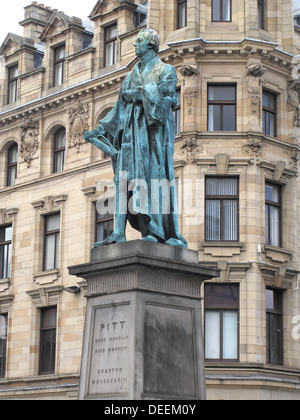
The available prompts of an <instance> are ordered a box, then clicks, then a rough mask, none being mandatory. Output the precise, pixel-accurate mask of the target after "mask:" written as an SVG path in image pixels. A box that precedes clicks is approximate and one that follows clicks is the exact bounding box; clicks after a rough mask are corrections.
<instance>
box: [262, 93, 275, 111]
mask: <svg viewBox="0 0 300 420" xmlns="http://www.w3.org/2000/svg"><path fill="white" fill-rule="evenodd" d="M275 98H276V97H275V95H273V94H272V93H266V92H264V94H263V106H264V107H266V108H270V109H272V110H274V111H275Z"/></svg>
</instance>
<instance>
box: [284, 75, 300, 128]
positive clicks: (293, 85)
mask: <svg viewBox="0 0 300 420" xmlns="http://www.w3.org/2000/svg"><path fill="white" fill-rule="evenodd" d="M299 101H300V80H299V79H296V80H295V79H290V80H288V100H287V110H288V111H289V112H294V113H295V116H294V125H295V126H296V127H300V105H299Z"/></svg>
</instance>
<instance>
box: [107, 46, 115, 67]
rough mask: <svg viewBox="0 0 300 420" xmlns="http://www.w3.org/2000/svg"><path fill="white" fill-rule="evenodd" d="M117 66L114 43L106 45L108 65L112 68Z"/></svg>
mask: <svg viewBox="0 0 300 420" xmlns="http://www.w3.org/2000/svg"><path fill="white" fill-rule="evenodd" d="M113 64H115V54H114V42H110V43H108V44H106V65H107V66H111V65H113Z"/></svg>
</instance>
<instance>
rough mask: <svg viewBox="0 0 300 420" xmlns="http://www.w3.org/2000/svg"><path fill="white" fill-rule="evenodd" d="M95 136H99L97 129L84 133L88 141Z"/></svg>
mask: <svg viewBox="0 0 300 420" xmlns="http://www.w3.org/2000/svg"><path fill="white" fill-rule="evenodd" d="M93 137H97V132H96V130H93V131H86V132H85V133H84V135H83V138H84V140H85V141H86V142H90V141H91V139H92V138H93Z"/></svg>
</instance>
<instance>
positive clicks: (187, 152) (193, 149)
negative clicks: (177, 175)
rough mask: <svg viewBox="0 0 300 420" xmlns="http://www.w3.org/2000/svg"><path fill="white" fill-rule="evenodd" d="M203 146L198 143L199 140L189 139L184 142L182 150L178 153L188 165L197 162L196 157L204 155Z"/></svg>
mask: <svg viewBox="0 0 300 420" xmlns="http://www.w3.org/2000/svg"><path fill="white" fill-rule="evenodd" d="M202 151H203V146H200V145H199V144H198V143H197V139H196V138H194V137H192V138H187V139H184V140H183V144H182V146H181V148H180V149H179V150H178V152H177V156H178V157H183V158H184V160H185V161H186V162H187V163H188V164H192V163H195V162H196V156H197V155H199V154H200V153H202Z"/></svg>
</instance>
